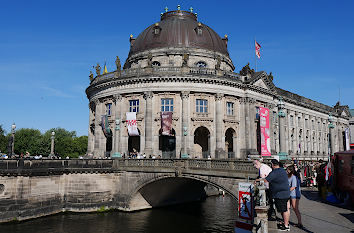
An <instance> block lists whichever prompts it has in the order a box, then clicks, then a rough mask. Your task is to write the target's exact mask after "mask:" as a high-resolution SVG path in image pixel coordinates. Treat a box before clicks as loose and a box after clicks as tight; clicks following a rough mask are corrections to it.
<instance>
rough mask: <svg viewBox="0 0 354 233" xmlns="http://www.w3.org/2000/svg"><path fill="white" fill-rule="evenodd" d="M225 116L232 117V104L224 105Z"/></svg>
mask: <svg viewBox="0 0 354 233" xmlns="http://www.w3.org/2000/svg"><path fill="white" fill-rule="evenodd" d="M226 114H227V115H228V116H233V115H234V103H232V102H227V103H226Z"/></svg>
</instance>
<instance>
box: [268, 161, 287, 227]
mask: <svg viewBox="0 0 354 233" xmlns="http://www.w3.org/2000/svg"><path fill="white" fill-rule="evenodd" d="M271 162H272V169H273V171H272V172H271V173H269V175H268V176H267V177H266V178H265V181H266V182H269V188H270V191H271V193H272V197H273V198H274V203H275V207H276V208H277V211H278V212H280V213H281V215H282V217H283V220H284V224H282V225H280V227H279V230H280V231H290V225H289V219H290V212H288V208H289V206H288V201H289V199H290V189H289V182H288V175H287V173H286V171H285V170H284V169H283V168H280V166H279V161H278V160H276V159H272V160H271Z"/></svg>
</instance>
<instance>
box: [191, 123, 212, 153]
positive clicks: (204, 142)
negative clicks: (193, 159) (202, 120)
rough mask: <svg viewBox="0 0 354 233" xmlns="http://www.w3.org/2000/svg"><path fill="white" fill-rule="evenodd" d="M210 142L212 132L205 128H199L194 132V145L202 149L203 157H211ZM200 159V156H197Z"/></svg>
mask: <svg viewBox="0 0 354 233" xmlns="http://www.w3.org/2000/svg"><path fill="white" fill-rule="evenodd" d="M209 141H210V132H209V130H208V129H207V128H205V127H204V126H200V127H198V128H197V129H196V130H195V131H194V144H197V145H199V146H200V147H201V157H203V158H208V156H209V155H210V148H209ZM196 156H197V157H199V156H200V155H197V154H196Z"/></svg>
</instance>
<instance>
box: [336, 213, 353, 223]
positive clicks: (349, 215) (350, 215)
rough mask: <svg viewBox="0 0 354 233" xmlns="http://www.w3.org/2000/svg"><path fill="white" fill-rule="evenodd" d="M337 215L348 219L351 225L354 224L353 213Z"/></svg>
mask: <svg viewBox="0 0 354 233" xmlns="http://www.w3.org/2000/svg"><path fill="white" fill-rule="evenodd" d="M339 214H340V215H342V216H343V217H345V218H346V219H348V220H349V221H351V222H352V223H354V213H351V214H342V213H339Z"/></svg>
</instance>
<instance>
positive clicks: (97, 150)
mask: <svg viewBox="0 0 354 233" xmlns="http://www.w3.org/2000/svg"><path fill="white" fill-rule="evenodd" d="M95 105H96V110H95V147H94V151H93V155H94V157H96V158H98V157H101V158H102V157H104V152H105V148H103V145H104V142H103V140H104V135H103V131H102V127H101V117H102V115H103V107H104V104H103V103H102V102H101V101H99V100H98V99H96V100H95Z"/></svg>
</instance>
